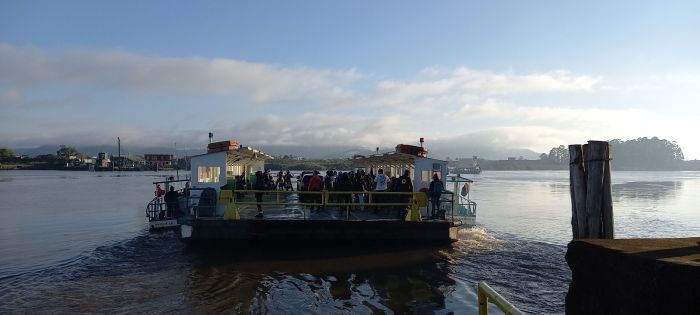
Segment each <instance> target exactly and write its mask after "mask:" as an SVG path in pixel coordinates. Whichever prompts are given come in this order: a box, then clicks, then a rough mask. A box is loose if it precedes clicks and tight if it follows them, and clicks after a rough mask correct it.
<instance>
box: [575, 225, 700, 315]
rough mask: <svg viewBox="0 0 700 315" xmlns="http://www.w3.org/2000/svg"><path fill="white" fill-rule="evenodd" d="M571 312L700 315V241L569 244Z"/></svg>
mask: <svg viewBox="0 0 700 315" xmlns="http://www.w3.org/2000/svg"><path fill="white" fill-rule="evenodd" d="M566 261H567V263H568V264H569V268H570V269H571V276H572V279H571V285H570V286H569V293H568V294H567V296H566V313H567V314H698V312H700V237H695V238H667V239H584V240H574V241H572V242H571V243H569V248H568V251H567V253H566Z"/></svg>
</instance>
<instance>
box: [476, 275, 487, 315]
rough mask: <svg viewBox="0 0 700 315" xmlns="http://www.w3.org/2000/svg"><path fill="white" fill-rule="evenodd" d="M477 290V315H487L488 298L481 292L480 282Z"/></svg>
mask: <svg viewBox="0 0 700 315" xmlns="http://www.w3.org/2000/svg"><path fill="white" fill-rule="evenodd" d="M478 286H479V289H478V290H477V291H479V292H478V296H479V315H489V297H488V296H486V293H484V291H483V290H481V282H479V284H478Z"/></svg>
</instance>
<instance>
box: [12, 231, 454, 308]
mask: <svg viewBox="0 0 700 315" xmlns="http://www.w3.org/2000/svg"><path fill="white" fill-rule="evenodd" d="M446 262H447V258H446V257H444V255H443V254H442V251H441V250H440V249H435V248H433V249H414V250H400V251H389V250H388V249H387V248H380V247H377V248H342V249H341V248H321V247H316V248H308V247H305V248H295V246H294V245H293V244H289V246H287V247H286V248H285V247H278V248H275V249H270V248H253V247H249V248H235V247H225V246H224V247H218V248H211V247H209V248H192V247H188V246H185V244H184V243H182V242H180V241H179V240H177V236H176V235H175V233H173V232H166V233H158V234H145V235H141V236H138V237H136V238H133V239H130V240H127V241H123V242H117V243H115V244H111V245H108V246H102V247H99V248H97V249H95V250H94V251H93V252H91V253H89V254H86V255H81V256H79V257H76V258H74V259H71V260H70V261H66V262H65V263H62V264H59V265H57V266H53V267H51V268H46V269H43V270H37V271H33V272H28V273H25V274H21V275H17V276H12V277H7V278H5V279H1V280H0V281H1V285H0V302H2V304H3V305H5V306H6V307H7V308H6V309H7V310H8V311H9V312H19V313H22V312H25V311H27V310H29V309H31V310H33V312H36V313H55V312H59V313H62V312H108V313H111V312H136V313H143V312H148V313H153V312H155V313H161V312H163V313H165V312H173V311H174V312H188V313H189V312H196V313H202V312H203V313H212V312H216V313H221V312H235V313H238V312H253V313H258V312H272V313H299V312H303V313H308V312H315V313H374V312H377V311H379V312H382V311H383V312H388V313H391V312H397V313H406V312H415V311H418V312H423V311H424V312H432V311H435V310H444V309H445V308H446V306H445V295H444V288H445V287H450V286H453V285H454V284H455V281H454V280H452V278H451V277H450V276H449V274H448V273H449V269H448V268H447V263H446Z"/></svg>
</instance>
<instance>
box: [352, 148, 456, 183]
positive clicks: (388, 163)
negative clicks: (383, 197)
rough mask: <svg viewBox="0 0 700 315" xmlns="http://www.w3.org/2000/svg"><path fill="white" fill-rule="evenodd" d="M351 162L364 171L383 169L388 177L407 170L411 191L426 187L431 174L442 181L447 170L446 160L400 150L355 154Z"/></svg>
mask: <svg viewBox="0 0 700 315" xmlns="http://www.w3.org/2000/svg"><path fill="white" fill-rule="evenodd" d="M352 164H353V166H354V167H356V168H363V169H365V171H366V172H370V171H371V172H373V173H374V174H376V173H377V170H378V169H380V168H381V169H383V170H384V174H386V175H387V176H389V177H393V176H396V177H399V176H401V175H403V173H404V171H406V170H409V171H410V173H411V180H412V181H413V191H414V192H417V191H420V190H421V189H422V188H425V189H428V187H429V186H430V182H431V181H432V180H433V174H436V173H437V174H438V175H439V176H440V180H442V181H443V182H444V180H445V178H446V176H447V173H448V170H447V161H443V160H438V159H433V158H429V157H427V156H421V155H414V154H409V153H402V152H398V151H397V152H391V153H385V154H375V155H370V156H355V157H353V159H352Z"/></svg>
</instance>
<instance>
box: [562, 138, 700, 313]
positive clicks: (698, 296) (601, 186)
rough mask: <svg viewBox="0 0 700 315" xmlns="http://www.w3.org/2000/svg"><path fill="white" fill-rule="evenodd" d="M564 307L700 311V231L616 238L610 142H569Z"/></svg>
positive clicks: (569, 309) (609, 310) (579, 310)
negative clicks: (698, 233) (685, 234)
mask: <svg viewBox="0 0 700 315" xmlns="http://www.w3.org/2000/svg"><path fill="white" fill-rule="evenodd" d="M569 155H570V162H571V163H570V186H571V187H570V188H571V208H572V218H571V227H572V232H573V240H572V241H571V242H570V243H569V246H568V250H567V253H566V261H567V263H568V265H569V268H570V269H571V275H572V277H571V278H572V279H571V284H570V285H569V292H568V293H567V295H566V313H567V314H698V313H700V237H695V238H668V239H614V237H615V231H614V222H613V206H612V190H611V172H610V161H611V158H610V156H611V154H610V145H609V144H608V143H607V142H604V141H589V142H588V144H586V145H579V144H575V145H570V146H569Z"/></svg>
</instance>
